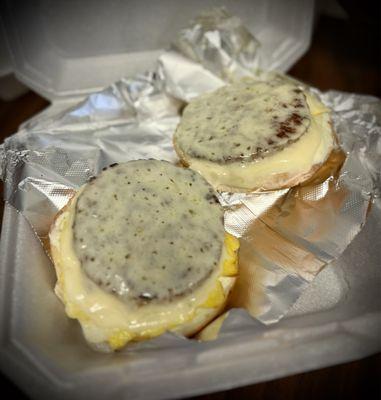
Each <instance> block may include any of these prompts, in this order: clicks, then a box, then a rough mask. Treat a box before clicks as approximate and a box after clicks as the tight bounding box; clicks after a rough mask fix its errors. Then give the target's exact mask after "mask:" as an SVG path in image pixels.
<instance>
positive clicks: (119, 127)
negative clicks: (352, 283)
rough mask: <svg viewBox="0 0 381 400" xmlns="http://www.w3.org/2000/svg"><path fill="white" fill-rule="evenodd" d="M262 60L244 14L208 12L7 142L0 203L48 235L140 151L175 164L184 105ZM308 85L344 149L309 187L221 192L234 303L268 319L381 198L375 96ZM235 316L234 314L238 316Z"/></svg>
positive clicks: (251, 71)
mask: <svg viewBox="0 0 381 400" xmlns="http://www.w3.org/2000/svg"><path fill="white" fill-rule="evenodd" d="M260 58H261V48H260V46H259V44H258V42H257V41H256V40H255V38H254V37H253V36H252V35H251V34H250V32H249V31H248V30H247V29H246V28H245V27H244V26H242V24H241V22H240V21H239V19H238V18H236V17H233V16H230V15H229V14H228V13H227V12H226V11H225V10H221V9H216V10H212V11H210V12H207V13H203V14H202V15H201V16H200V17H199V18H197V19H196V20H195V21H194V22H193V23H192V24H191V25H190V27H189V28H187V29H184V30H183V31H182V32H180V34H179V35H178V37H177V38H176V39H175V40H174V43H173V45H172V47H171V49H170V50H168V51H166V52H164V53H163V54H162V55H161V56H160V57H159V59H158V64H157V68H156V70H155V71H153V72H148V73H144V74H142V75H140V76H137V77H135V78H131V79H122V80H120V81H118V82H116V83H115V84H113V85H111V86H110V87H108V88H106V89H104V90H103V91H101V92H98V93H94V94H92V95H90V96H89V97H87V98H86V99H85V100H83V101H82V102H81V103H79V104H77V105H75V106H74V107H71V108H69V109H66V110H64V111H61V112H59V113H58V114H54V113H53V115H52V114H51V113H50V114H43V115H42V116H41V118H38V119H34V120H33V121H31V122H30V123H27V124H26V125H24V126H23V128H22V129H21V130H20V131H19V132H18V133H16V134H15V135H13V136H11V137H10V138H8V139H7V140H6V141H5V142H4V144H3V145H2V147H1V149H0V156H1V158H0V161H1V176H2V179H3V181H4V183H5V190H4V198H5V200H6V201H7V202H9V203H10V204H11V205H12V206H14V207H15V208H16V209H17V210H19V211H20V212H21V213H22V215H24V216H25V217H26V218H27V219H28V221H29V222H30V224H31V225H32V227H33V228H34V230H35V232H36V234H37V235H38V236H39V237H40V238H42V239H44V238H46V235H47V232H48V230H49V226H50V224H51V222H52V220H53V217H54V215H55V214H56V212H57V211H58V210H59V209H60V208H62V207H63V206H64V205H65V204H66V202H67V201H68V199H69V198H70V196H71V195H72V194H73V191H74V190H76V189H78V188H79V187H80V186H81V185H82V184H84V183H85V182H86V181H87V180H88V179H89V178H90V177H91V176H94V175H97V174H98V173H99V172H100V171H101V169H102V168H103V167H105V166H107V165H109V164H111V163H113V162H125V161H128V160H133V159H139V158H156V159H162V160H167V161H170V162H174V163H176V162H177V161H178V159H177V156H176V154H175V152H174V149H173V146H172V135H173V133H174V130H175V128H176V126H177V124H178V122H179V118H180V117H179V116H180V112H181V109H182V107H183V106H184V105H185V103H186V102H188V101H189V100H191V99H192V98H194V97H196V96H198V95H199V94H201V93H204V92H206V91H210V90H214V89H216V88H218V87H221V86H223V85H225V84H226V83H227V82H229V81H232V80H234V79H238V78H240V77H242V76H252V77H254V78H257V79H268V78H269V77H270V78H271V77H273V76H275V75H276V73H272V72H260V71H257V70H256V69H255V67H256V66H257V65H258V59H260ZM266 67H267V68H268V69H271V65H267V66H266ZM311 90H312V91H313V92H314V93H315V94H316V95H317V96H318V97H319V98H320V99H321V100H322V101H323V102H324V103H325V104H326V105H327V106H329V107H330V108H331V109H332V110H333V113H332V120H333V124H334V128H335V130H336V133H337V136H338V139H339V142H340V144H341V148H342V150H343V151H344V153H345V156H344V153H343V152H341V151H337V152H335V153H334V154H333V155H332V157H331V158H330V160H329V162H328V163H327V165H326V166H325V168H324V169H323V170H320V171H319V173H318V174H317V175H316V176H315V177H314V178H313V180H310V181H309V182H307V183H305V184H304V185H302V186H297V187H295V188H291V189H282V190H277V191H271V192H266V193H249V194H247V193H234V194H232V193H226V192H222V193H219V200H220V202H221V204H222V205H223V206H224V207H225V209H226V216H225V225H226V230H227V231H228V232H230V233H232V234H234V235H235V236H237V237H239V238H240V241H241V248H240V266H239V268H240V272H239V278H238V281H237V284H236V286H235V288H234V291H233V293H232V295H231V298H230V303H229V306H230V307H231V308H245V309H247V310H248V312H249V313H250V314H251V315H252V316H253V317H254V318H256V319H257V320H258V321H260V322H261V323H263V324H271V323H274V322H277V321H279V319H280V318H282V316H284V314H285V313H286V312H287V311H288V310H289V309H290V308H291V306H292V305H293V304H294V303H295V301H296V300H297V299H298V297H299V296H300V294H301V293H302V291H303V290H304V289H305V288H306V286H307V285H308V284H309V283H310V282H311V280H312V279H313V278H314V277H315V276H316V275H317V274H318V273H319V271H320V270H321V269H322V268H323V267H324V266H325V265H326V264H327V263H329V262H331V261H332V260H334V259H336V258H338V257H339V256H340V254H341V253H342V252H343V251H344V249H345V248H346V247H347V246H348V244H349V243H350V242H351V241H352V240H353V238H354V237H355V236H356V234H357V233H358V232H359V231H360V230H361V228H362V226H363V225H364V223H365V221H366V216H367V213H368V210H369V207H370V204H371V201H372V199H374V198H377V197H378V196H379V193H380V192H379V191H380V187H381V127H380V121H381V103H380V101H379V100H378V99H376V98H373V97H370V96H361V95H356V94H351V93H342V92H337V91H328V92H325V93H322V92H320V91H318V90H316V89H311ZM46 115H47V116H46ZM344 160H345V161H344ZM234 313H235V311H233V312H232V313H230V314H231V315H229V317H228V318H227V321H232V320H236V319H234V318H235V314H234ZM241 320H242V318H241V319H240V318H238V320H237V321H241ZM241 322H242V321H241ZM241 322H237V323H241ZM229 323H230V322H228V324H229ZM260 325H261V324H260ZM222 329H223V328H222Z"/></svg>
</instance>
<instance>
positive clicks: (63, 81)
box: [1, 0, 313, 100]
mask: <svg viewBox="0 0 381 400" xmlns="http://www.w3.org/2000/svg"><path fill="white" fill-rule="evenodd" d="M214 6H225V7H226V8H227V10H228V11H229V12H231V13H232V14H234V15H237V16H239V17H240V18H241V19H242V21H243V22H244V24H245V25H246V26H247V27H248V29H249V30H250V31H251V32H252V33H253V34H254V36H255V37H256V38H257V39H258V40H259V41H260V42H261V44H262V49H263V51H264V56H265V57H266V59H267V60H268V62H269V63H271V65H272V66H273V67H274V68H276V69H279V70H281V71H286V70H287V69H289V68H290V67H291V65H292V64H294V63H295V62H296V61H297V60H298V59H299V58H300V57H301V55H302V54H303V53H304V52H305V51H306V50H307V49H308V47H309V44H310V38H311V30H312V21H313V0H306V1H300V0H289V1H287V2H285V1H282V0H268V1H266V0H256V1H254V0H223V1H221V0H220V1H218V0H191V1H178V0H158V1H148V0H143V1H142V0H140V1H139V0H126V1H120V0H109V1H99V0H72V1H70V2H69V3H67V2H63V1H57V2H52V1H49V0H31V1H20V0H19V1H12V0H7V1H4V2H3V3H2V8H1V15H2V22H3V25H4V29H5V31H6V33H7V39H8V46H9V49H10V52H11V57H12V65H13V70H14V73H15V74H16V76H17V78H18V79H19V80H20V81H22V82H24V83H25V84H26V85H28V86H29V87H30V88H32V89H33V90H35V91H36V92H37V93H39V94H41V95H42V96H44V97H46V98H47V99H49V100H55V99H60V98H64V97H73V96H83V95H84V94H87V93H90V92H94V91H96V90H99V89H101V88H103V87H104V86H107V85H109V84H111V83H112V82H114V81H116V80H118V79H119V78H121V77H125V76H132V75H135V74H136V73H138V72H142V71H145V70H147V69H150V68H152V66H153V65H154V63H155V60H156V58H157V56H158V54H160V52H161V51H162V50H163V49H164V48H167V47H168V46H169V44H170V42H171V40H172V39H173V36H174V35H175V34H176V33H177V32H178V31H179V30H180V29H182V28H184V27H186V26H187V25H188V24H189V21H190V20H191V19H192V18H193V17H195V16H197V15H198V14H199V13H200V11H203V10H205V9H208V8H211V7H214Z"/></svg>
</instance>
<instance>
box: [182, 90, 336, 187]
mask: <svg viewBox="0 0 381 400" xmlns="http://www.w3.org/2000/svg"><path fill="white" fill-rule="evenodd" d="M305 96H306V99H307V103H308V106H309V109H310V112H311V124H310V126H309V128H308V130H307V132H306V133H305V134H304V135H303V136H302V137H301V138H300V139H299V140H297V141H296V142H294V143H292V144H290V145H288V146H286V147H285V148H284V149H283V150H281V151H278V152H276V153H274V154H272V155H269V156H266V157H263V158H261V159H258V160H256V161H252V162H232V163H226V164H218V163H215V162H211V161H207V160H202V159H196V158H192V157H189V158H188V157H187V156H185V160H186V162H187V163H188V164H189V167H190V168H192V169H193V170H195V171H198V172H199V173H200V174H201V175H203V176H204V178H205V179H206V180H207V181H208V182H209V183H210V184H212V186H214V187H215V188H216V189H217V190H230V189H236V190H243V191H245V190H250V189H261V188H264V189H272V188H271V187H269V182H278V181H284V182H285V185H284V186H287V181H286V180H285V178H286V177H290V178H292V177H294V176H295V175H303V174H307V173H308V172H309V171H310V170H311V168H312V167H313V166H317V165H320V164H322V163H324V161H325V160H326V159H327V158H328V156H329V154H330V152H331V151H332V148H333V146H334V136H333V132H332V127H331V118H330V113H329V109H328V108H327V107H325V106H324V105H323V104H322V103H321V102H320V101H319V100H318V99H317V98H316V97H314V96H313V95H312V94H310V93H307V92H305ZM286 179H287V178H286ZM275 186H276V185H275ZM276 188H277V187H273V189H276Z"/></svg>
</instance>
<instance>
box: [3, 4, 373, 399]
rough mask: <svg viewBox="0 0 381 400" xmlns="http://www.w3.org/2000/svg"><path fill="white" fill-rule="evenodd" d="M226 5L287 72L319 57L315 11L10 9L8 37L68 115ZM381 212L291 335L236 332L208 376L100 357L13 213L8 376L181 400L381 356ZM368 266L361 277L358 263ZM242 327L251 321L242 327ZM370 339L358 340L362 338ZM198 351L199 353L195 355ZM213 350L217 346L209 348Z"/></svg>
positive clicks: (161, 362)
mask: <svg viewBox="0 0 381 400" xmlns="http://www.w3.org/2000/svg"><path fill="white" fill-rule="evenodd" d="M215 5H218V6H220V5H225V6H226V8H227V9H228V10H229V11H230V12H231V13H233V14H236V15H238V16H239V17H241V19H242V20H243V21H244V23H245V24H246V26H247V27H248V28H249V29H250V30H251V31H252V33H253V34H254V35H255V36H256V37H257V38H258V39H259V41H260V42H261V44H262V47H263V49H264V52H265V56H266V57H267V59H268V60H269V62H271V63H272V65H273V66H274V67H276V68H278V69H279V70H281V71H286V70H287V69H288V68H289V67H290V66H291V65H292V64H293V63H294V62H296V61H297V59H298V58H299V57H300V56H301V55H302V54H303V53H304V51H306V50H307V48H308V46H309V43H310V36H311V29H312V19H313V1H312V0H308V1H298V0H290V1H287V2H284V1H281V0H271V1H265V0H257V1H254V0H240V1H233V0H231V1H228V0H226V1H213V0H203V1H202V0H194V1H188V2H185V1H183V2H180V1H175V0H160V1H155V2H154V1H137V0H131V1H127V0H126V1H124V2H123V1H116V0H111V1H107V2H105V1H83V0H82V1H74V0H72V1H70V2H59V1H57V2H51V1H48V0H45V1H44V0H32V1H28V2H26V1H17V2H14V1H11V0H9V1H5V2H3V3H2V6H1V7H2V8H1V16H2V23H3V26H4V28H5V31H6V33H7V42H8V46H9V49H10V51H11V58H12V69H13V72H14V73H15V74H16V76H17V77H18V79H20V80H21V81H22V82H24V83H25V84H26V85H28V86H29V87H30V88H32V89H34V90H35V91H37V92H38V93H39V94H41V95H43V96H45V97H46V98H48V99H49V100H51V101H52V107H51V108H50V109H48V110H47V111H44V112H43V113H42V114H40V115H38V116H36V117H35V118H41V117H43V116H44V115H46V113H54V110H56V109H60V108H62V107H64V106H65V104H69V103H71V102H74V101H76V100H78V99H79V98H80V97H83V96H84V95H86V94H87V93H91V92H93V91H96V90H98V89H100V88H102V87H104V86H106V85H108V84H110V83H112V82H113V81H115V80H117V79H119V78H120V77H123V76H131V75H134V74H135V73H137V72H142V71H144V70H147V69H150V68H151V67H152V66H153V64H154V62H155V59H156V57H157V55H158V54H159V53H160V51H161V49H163V48H165V47H167V46H168V44H169V42H170V41H171V39H172V37H173V35H174V34H175V33H176V32H178V30H179V29H181V28H182V27H184V26H186V25H187V23H188V21H189V20H190V19H191V18H192V17H194V16H196V15H197V14H198V13H199V12H200V11H201V10H204V9H206V8H209V7H210V6H215ZM379 214H380V211H379V210H378V209H374V210H373V211H372V214H371V218H370V221H369V223H368V224H367V225H366V227H365V229H364V231H363V232H361V233H360V235H359V236H358V237H357V238H356V240H355V241H354V242H353V243H352V244H351V246H350V247H349V248H348V250H347V251H346V252H345V253H344V256H343V257H341V258H340V260H339V261H337V262H336V263H334V265H333V266H331V267H329V268H326V269H325V270H324V271H323V272H322V273H321V274H320V275H319V276H318V278H317V279H316V280H315V281H314V283H313V284H312V285H311V286H310V287H309V289H308V290H307V292H306V293H305V294H304V295H303V296H302V298H301V299H300V300H299V301H298V303H297V304H296V305H295V307H294V308H293V310H292V311H291V313H290V314H289V315H288V316H287V318H285V319H284V320H282V321H281V322H280V323H279V324H276V325H274V326H271V327H269V328H268V329H266V330H263V329H260V327H258V326H255V328H256V329H253V325H255V322H254V321H253V322H252V324H253V325H247V326H245V327H243V328H242V329H241V330H240V331H237V330H234V328H232V327H231V328H229V327H228V329H227V331H226V332H225V334H224V335H223V337H221V338H220V339H218V340H217V341H216V342H214V343H213V344H208V345H205V351H203V352H202V354H201V356H200V357H199V359H198V360H197V363H194V356H193V352H192V348H189V347H186V346H184V347H183V346H181V345H179V346H178V347H177V348H176V350H175V351H174V350H173V349H172V348H171V347H170V346H168V347H166V346H163V347H162V348H161V349H150V348H148V349H145V351H142V352H139V353H136V354H130V355H128V357H126V355H125V354H124V355H123V354H113V355H104V354H98V353H96V352H94V351H92V350H91V349H89V348H88V347H87V346H86V345H85V343H84V339H83V337H82V335H81V332H80V329H79V326H78V324H77V323H76V322H75V321H72V320H69V319H68V318H66V316H65V314H64V310H63V307H62V305H61V303H60V302H59V301H58V299H57V298H56V296H55V295H54V292H53V287H54V281H55V276H54V271H53V269H52V266H51V263H50V261H49V259H48V258H47V256H46V254H45V253H44V251H43V250H42V247H41V246H40V243H39V242H38V240H37V239H36V237H35V236H34V234H33V232H32V230H31V228H30V227H29V225H28V224H27V222H26V221H25V219H24V218H23V217H22V216H21V215H20V214H18V213H17V212H16V211H15V210H14V209H13V208H12V207H10V206H6V207H5V213H4V221H3V227H2V237H1V246H0V260H1V264H0V327H1V328H0V366H1V368H2V370H3V371H4V372H5V373H6V374H7V375H8V376H9V377H11V378H12V379H13V380H14V381H15V382H16V383H17V384H18V385H19V386H20V387H21V388H23V389H24V390H25V391H26V392H28V394H29V395H30V396H32V397H33V398H36V399H37V398H38V399H42V398H57V399H60V398H62V399H67V398H70V399H83V398H87V397H91V398H92V399H94V400H96V399H104V398H109V399H114V398H115V399H117V398H122V397H128V398H138V399H154V398H156V399H157V398H175V397H179V396H190V395H196V394H201V393H205V392H210V391H215V390H222V389H228V388H232V387H236V386H239V385H244V384H250V383H254V382H259V381H263V380H267V379H272V378H275V377H280V376H284V375H287V374H291V373H296V372H301V371H305V370H309V369H313V368H319V367H322V366H327V365H331V364H335V363H338V362H343V361H347V360H351V359H354V358H358V357H363V356H365V355H367V354H371V353H372V352H374V351H377V349H378V348H379V343H378V340H377V335H378V334H379V330H377V327H379V325H378V324H379V322H380V320H379V313H378V311H379V307H378V305H377V304H375V303H374V301H373V299H374V298H376V296H377V293H378V290H379V284H380V273H379V268H378V267H379V266H378V263H379V258H378V254H379V252H378V250H377V249H371V250H370V251H368V249H367V246H366V244H367V242H368V241H369V240H371V238H372V237H374V235H375V234H376V232H377V231H379V230H380V222H379V221H380V215H379ZM354 257H355V258H356V259H360V260H362V261H361V265H353V263H351V259H353V258H354ZM236 317H237V318H239V317H240V313H238V314H237V316H236ZM353 327H357V328H353ZM195 345H196V344H195ZM199 346H203V344H199Z"/></svg>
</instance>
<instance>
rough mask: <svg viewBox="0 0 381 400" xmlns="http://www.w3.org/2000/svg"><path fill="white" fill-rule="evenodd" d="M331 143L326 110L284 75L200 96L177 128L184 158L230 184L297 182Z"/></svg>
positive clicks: (254, 186)
mask: <svg viewBox="0 0 381 400" xmlns="http://www.w3.org/2000/svg"><path fill="white" fill-rule="evenodd" d="M334 145H335V135H334V133H333V130H332V124H331V118H330V111H329V109H328V108H327V107H325V106H324V105H323V104H322V103H321V102H320V101H319V100H318V99H317V98H316V97H315V96H314V95H313V94H312V93H310V92H308V91H307V90H303V89H301V88H300V87H298V86H297V85H295V84H294V83H290V82H289V81H286V80H284V79H274V80H272V81H256V80H253V79H251V78H244V79H242V80H240V81H238V82H236V83H233V84H230V85H227V86H224V87H222V88H220V89H217V90H216V91H214V92H211V93H207V94H204V95H201V96H199V97H197V98H196V99H195V100H193V101H191V102H190V103H189V104H188V105H187V106H186V107H185V109H184V112H183V115H182V118H181V121H180V123H179V125H178V127H177V129H176V132H175V135H174V146H175V149H176V152H177V154H178V155H179V157H180V159H181V161H182V163H183V164H184V165H186V166H189V167H190V168H192V169H194V170H196V171H198V172H199V173H200V174H202V175H203V176H204V177H205V178H206V179H207V180H208V182H209V183H211V184H212V185H213V186H214V187H215V188H216V189H217V190H227V191H254V190H258V191H261V190H274V189H280V188H284V187H292V186H295V185H297V184H299V183H301V182H303V181H305V180H307V179H309V178H310V177H311V176H312V175H313V174H314V173H315V171H316V170H317V169H319V167H320V166H321V165H322V164H324V162H325V161H326V160H327V159H328V157H329V155H330V153H331V151H332V150H333V148H334Z"/></svg>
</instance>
